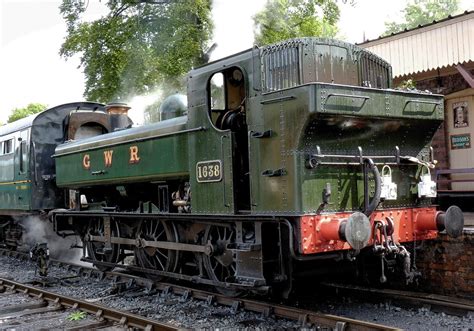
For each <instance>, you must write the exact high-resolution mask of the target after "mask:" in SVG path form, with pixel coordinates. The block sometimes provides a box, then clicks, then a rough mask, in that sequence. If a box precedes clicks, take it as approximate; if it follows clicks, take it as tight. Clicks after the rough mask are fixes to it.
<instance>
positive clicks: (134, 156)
mask: <svg viewBox="0 0 474 331" xmlns="http://www.w3.org/2000/svg"><path fill="white" fill-rule="evenodd" d="M103 153H104V165H105V166H106V167H111V166H112V163H113V156H114V150H113V149H109V150H105V151H103ZM129 156H130V157H129V159H128V161H129V163H132V164H133V163H138V162H140V155H139V149H138V146H130V147H129ZM82 167H83V168H84V169H86V170H89V169H90V168H91V156H90V154H84V156H83V157H82Z"/></svg>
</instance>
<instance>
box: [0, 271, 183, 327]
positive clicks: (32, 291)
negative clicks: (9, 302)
mask: <svg viewBox="0 0 474 331" xmlns="http://www.w3.org/2000/svg"><path fill="white" fill-rule="evenodd" d="M0 286H3V287H4V288H7V289H9V290H12V291H15V292H21V293H25V294H28V295H30V296H32V297H36V298H40V299H43V300H46V301H50V302H53V303H56V304H59V305H61V306H64V307H67V308H75V309H79V310H81V311H84V312H87V313H89V314H93V315H95V316H96V317H98V318H104V319H106V320H109V321H112V322H116V323H119V324H121V325H126V326H129V327H134V328H139V329H143V330H165V331H168V330H179V328H177V327H174V326H171V325H168V324H165V323H161V322H158V321H155V320H151V319H147V318H144V317H142V316H139V315H135V314H132V313H128V312H125V311H119V310H115V309H112V308H108V307H105V306H102V305H98V304H94V303H91V302H87V301H83V300H80V299H77V298H72V297H68V296H64V295H61V294H57V293H53V292H49V291H45V290H43V289H40V288H37V287H33V286H28V285H25V284H21V283H18V282H15V281H12V280H9V279H5V278H0Z"/></svg>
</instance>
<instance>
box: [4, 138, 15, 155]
mask: <svg viewBox="0 0 474 331" xmlns="http://www.w3.org/2000/svg"><path fill="white" fill-rule="evenodd" d="M12 152H13V139H9V140H5V141H4V142H3V154H10V153H12Z"/></svg>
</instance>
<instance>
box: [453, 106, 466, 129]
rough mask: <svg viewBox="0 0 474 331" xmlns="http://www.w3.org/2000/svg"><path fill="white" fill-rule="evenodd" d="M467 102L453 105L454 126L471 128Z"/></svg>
mask: <svg viewBox="0 0 474 331" xmlns="http://www.w3.org/2000/svg"><path fill="white" fill-rule="evenodd" d="M468 112H469V111H468V107H467V101H462V102H455V103H453V126H454V127H455V128H465V127H468V126H469V117H468V116H469V115H468Z"/></svg>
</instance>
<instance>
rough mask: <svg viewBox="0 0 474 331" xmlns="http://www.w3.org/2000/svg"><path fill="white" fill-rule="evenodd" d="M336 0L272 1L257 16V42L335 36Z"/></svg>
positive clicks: (255, 17) (255, 18)
mask: <svg viewBox="0 0 474 331" xmlns="http://www.w3.org/2000/svg"><path fill="white" fill-rule="evenodd" d="M339 15H340V12H339V7H338V5H337V3H336V0H272V1H267V3H266V5H265V8H264V9H263V10H262V11H261V12H259V13H257V14H256V15H255V16H254V17H253V20H254V27H255V43H256V44H257V45H267V44H272V43H276V42H278V41H281V40H285V39H289V38H297V37H309V36H319V37H334V36H336V34H337V32H338V29H337V26H336V24H337V21H338V20H339Z"/></svg>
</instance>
